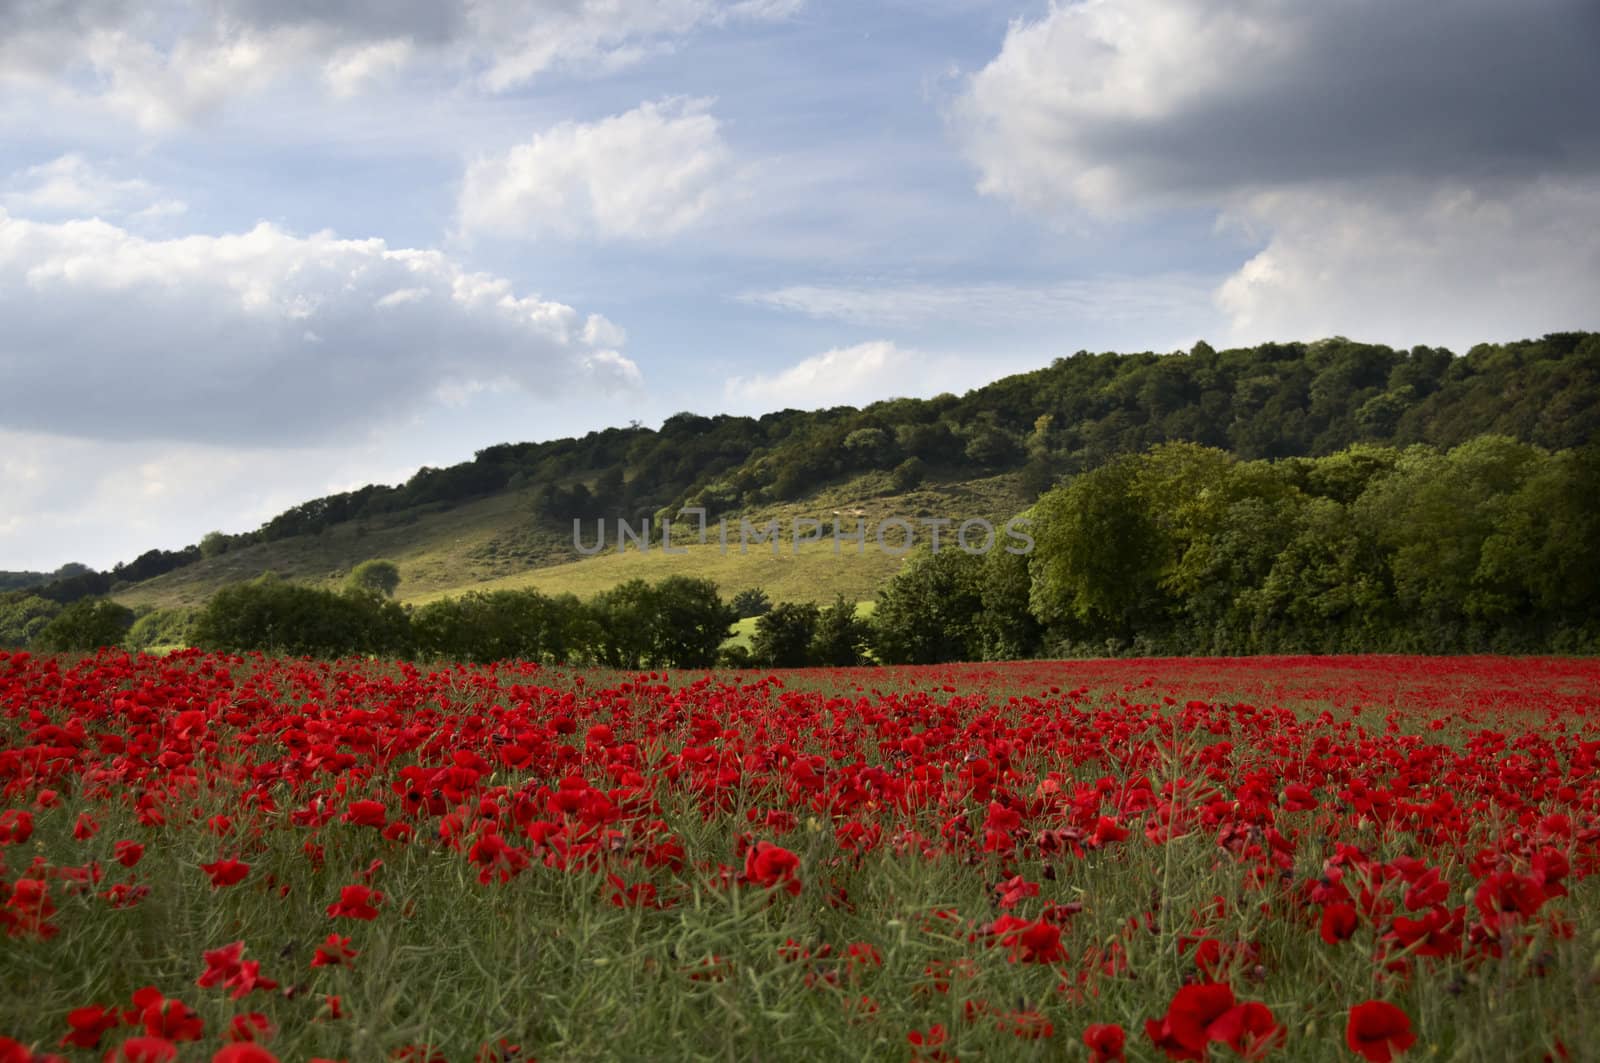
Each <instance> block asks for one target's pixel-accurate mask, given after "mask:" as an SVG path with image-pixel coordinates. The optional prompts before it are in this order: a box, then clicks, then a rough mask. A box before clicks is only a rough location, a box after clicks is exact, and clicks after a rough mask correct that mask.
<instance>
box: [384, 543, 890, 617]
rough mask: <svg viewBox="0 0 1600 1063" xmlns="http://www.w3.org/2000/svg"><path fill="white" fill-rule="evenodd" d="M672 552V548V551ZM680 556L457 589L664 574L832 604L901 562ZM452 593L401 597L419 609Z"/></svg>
mask: <svg viewBox="0 0 1600 1063" xmlns="http://www.w3.org/2000/svg"><path fill="white" fill-rule="evenodd" d="M674 549H677V548H676V547H674ZM685 549H686V550H687V551H688V552H687V553H684V554H671V555H668V554H665V553H663V552H662V551H661V550H660V549H659V548H652V549H651V550H650V551H648V552H644V551H640V550H634V549H629V550H628V551H627V552H626V553H620V554H619V553H615V552H608V553H605V554H601V555H599V556H597V557H593V558H587V559H585V560H583V561H576V562H571V563H568V564H564V565H551V566H548V567H545V568H535V569H529V570H528V571H526V572H519V573H517V574H515V575H512V576H503V577H501V578H499V579H493V580H486V581H484V582H481V583H478V584H475V585H473V586H471V587H464V588H460V590H474V591H495V590H516V589H521V588H524V587H532V588H534V589H536V590H539V591H542V592H544V593H545V594H576V595H577V596H578V597H580V598H588V597H590V596H591V595H595V594H598V593H600V592H601V591H604V590H608V589H609V588H611V587H615V586H616V585H617V584H619V583H623V582H625V581H627V580H630V579H644V580H649V581H651V582H654V581H656V580H660V579H665V578H666V577H668V576H696V577H699V578H703V579H711V580H715V581H716V584H717V587H718V588H719V589H720V590H721V592H722V596H723V597H724V598H730V597H732V596H733V595H734V594H737V593H738V592H739V591H741V590H744V589H746V588H748V587H760V588H762V589H763V590H765V591H766V592H767V595H768V596H769V597H770V598H771V599H772V600H773V601H775V602H804V601H814V602H830V601H832V600H833V598H834V596H835V595H838V594H843V595H844V596H845V597H847V598H850V599H852V600H856V601H859V600H862V599H867V598H871V597H872V596H873V595H874V594H876V593H877V590H878V588H879V587H880V586H882V585H883V583H884V582H885V581H886V580H888V579H889V577H891V576H893V575H894V574H895V572H896V571H897V570H898V569H899V567H900V561H901V559H900V558H899V557H896V556H894V555H893V554H888V553H884V552H883V551H880V550H878V549H876V547H875V546H873V547H869V548H868V549H867V550H865V551H863V552H861V553H859V554H857V553H855V552H853V551H852V550H851V549H849V548H841V550H840V552H839V553H838V554H835V553H834V552H833V546H832V544H831V543H818V544H807V545H805V546H802V547H801V548H800V551H799V552H798V553H796V552H794V551H793V550H792V548H791V547H789V546H788V545H787V544H786V545H784V547H783V548H782V550H781V551H780V552H779V553H778V554H777V555H776V556H774V555H773V553H772V551H771V549H770V548H768V547H755V546H752V547H751V548H750V552H749V553H746V554H741V553H739V552H738V547H737V546H730V547H729V548H728V553H726V554H724V553H722V552H721V550H720V548H719V547H718V546H717V545H716V544H714V543H713V544H709V545H706V546H699V545H693V546H689V547H686V548H685ZM455 593H459V591H458V590H457V589H451V590H440V591H433V592H428V593H424V594H414V595H404V594H402V597H403V598H404V599H405V600H406V601H409V602H412V603H414V604H418V605H420V604H423V603H425V602H429V601H433V600H435V599H437V598H442V597H446V596H447V595H450V594H455Z"/></svg>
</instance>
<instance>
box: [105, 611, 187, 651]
mask: <svg viewBox="0 0 1600 1063" xmlns="http://www.w3.org/2000/svg"><path fill="white" fill-rule="evenodd" d="M198 615H199V610H198V609H154V610H151V611H150V612H148V613H145V614H144V615H143V616H141V617H139V618H138V619H137V620H135V621H134V622H133V626H132V627H130V628H129V629H128V635H127V637H126V638H125V639H123V645H125V646H127V647H128V649H130V650H149V649H153V648H155V647H158V646H187V645H189V643H190V640H191V639H192V637H193V628H194V622H195V618H196V617H197V616H198Z"/></svg>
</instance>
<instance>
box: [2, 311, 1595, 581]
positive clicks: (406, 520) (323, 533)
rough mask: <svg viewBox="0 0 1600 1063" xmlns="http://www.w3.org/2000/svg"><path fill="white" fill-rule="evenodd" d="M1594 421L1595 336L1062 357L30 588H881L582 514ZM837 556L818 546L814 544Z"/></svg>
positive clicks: (479, 482)
mask: <svg viewBox="0 0 1600 1063" xmlns="http://www.w3.org/2000/svg"><path fill="white" fill-rule="evenodd" d="M1597 427H1600V334H1593V333H1560V334H1553V335H1550V336H1546V337H1544V338H1543V339H1540V340H1527V341H1520V342H1517V343H1507V344H1484V345H1480V346H1477V347H1474V348H1473V349H1472V350H1471V351H1469V352H1467V353H1466V354H1465V355H1461V356H1456V355H1453V354H1452V353H1451V352H1449V351H1445V350H1443V349H1437V348H1428V347H1416V348H1413V349H1411V350H1410V351H1402V350H1396V349H1393V348H1389V347H1385V346H1382V345H1376V344H1362V343H1355V342H1352V341H1349V340H1345V339H1341V338H1335V339H1329V340H1320V341H1317V342H1314V343H1284V344H1262V345H1260V346H1257V347H1248V348H1238V349H1233V350H1226V351H1220V352H1219V351H1216V350H1213V349H1212V348H1211V347H1209V346H1207V345H1206V344H1203V343H1202V344H1198V345H1196V347H1195V348H1194V349H1193V350H1191V351H1189V352H1186V353H1185V352H1179V353H1173V354H1153V353H1142V354H1111V353H1105V354H1093V353H1089V352H1079V353H1077V354H1075V355H1073V356H1071V357H1067V358H1059V359H1057V360H1056V361H1055V362H1053V363H1052V364H1051V365H1049V366H1046V367H1042V368H1040V369H1038V370H1036V371H1033V372H1031V373H1025V374H1020V375H1017V376H1012V377H1008V378H1005V379H1002V380H999V381H996V382H995V383H993V384H990V385H987V386H985V387H982V388H978V389H975V390H973V391H971V392H969V393H967V394H966V395H965V396H961V397H957V396H954V395H941V396H937V397H935V398H932V399H927V400H921V399H890V400H887V401H884V402H878V403H874V404H872V405H869V406H867V407H865V408H862V409H856V408H854V407H836V408H833V409H827V410H817V411H809V412H806V411H797V410H784V411H780V412H777V413H772V414H768V415H765V416H763V417H760V418H750V417H732V416H715V417H704V416H699V415H696V414H692V413H683V414H678V415H676V416H673V417H671V418H668V419H667V421H666V422H664V423H663V424H662V425H661V427H660V428H659V429H649V428H644V427H641V426H637V425H635V426H630V427H628V428H612V429H606V430H604V431H599V432H592V433H590V434H589V435H587V436H584V437H582V438H579V439H560V440H553V441H549V442H544V443H507V444H500V445H496V446H491V447H487V448H485V449H484V450H481V451H479V452H478V453H477V454H476V456H475V457H474V460H473V461H470V462H465V463H462V464H460V465H456V466H452V467H450V468H445V469H435V468H424V469H421V470H419V471H418V472H417V473H416V474H415V475H414V476H413V477H411V479H410V480H408V481H407V482H406V483H405V484H402V485H398V486H392V487H391V486H382V485H373V486H369V487H365V488H362V489H360V490H358V491H353V492H347V493H344V494H339V495H332V496H328V497H326V498H320V499H313V500H311V501H308V502H306V503H304V504H302V505H300V506H296V507H295V508H293V509H291V510H288V511H286V512H284V513H282V514H279V515H278V516H277V517H275V518H273V519H272V520H270V521H268V522H267V523H266V524H264V525H263V526H262V527H261V528H259V529H257V530H255V531H252V532H244V533H237V534H223V533H220V532H219V533H213V534H212V535H208V536H207V537H206V538H205V540H203V541H202V542H201V543H198V544H194V545H191V546H188V547H185V548H184V549H182V550H159V549H158V550H151V551H148V552H147V553H145V554H142V555H140V556H139V557H138V558H136V559H134V560H133V561H132V562H129V563H127V564H124V565H119V566H117V567H116V568H115V569H113V570H112V571H111V572H109V573H95V572H82V573H78V572H74V573H73V574H72V575H71V576H70V577H68V578H58V579H55V580H53V581H52V582H50V583H47V584H44V585H42V586H38V587H33V588H30V589H28V590H27V591H13V592H11V593H12V594H29V595H38V596H40V597H42V598H46V599H50V600H52V601H55V602H68V601H72V600H75V599H77V598H81V597H84V596H87V595H95V594H106V593H112V594H114V596H115V597H116V598H117V599H118V600H119V601H122V602H125V603H126V604H129V605H132V606H136V607H140V606H143V607H171V606H179V605H195V604H199V603H200V602H201V601H203V600H204V599H205V598H206V597H207V596H209V595H210V594H211V593H213V592H214V591H215V590H216V589H217V588H219V587H221V586H224V585H226V584H228V583H230V582H235V581H238V580H242V579H248V578H251V577H254V576H256V575H259V574H260V573H261V572H262V571H265V570H272V571H275V572H277V573H278V574H279V575H281V576H284V577H287V578H290V579H294V580H297V581H303V582H307V583H312V584H320V585H331V584H333V583H337V582H338V581H339V580H341V579H342V578H343V577H344V575H345V573H347V572H348V571H349V570H350V568H351V567H353V566H354V565H355V564H357V563H359V562H360V561H362V560H365V559H368V558H374V557H384V558H389V559H391V560H394V561H395V562H397V563H398V564H399V566H400V569H401V573H402V580H403V582H402V585H401V589H400V595H401V597H402V599H404V600H408V601H425V600H429V599H431V598H436V597H438V596H440V595H445V594H452V593H458V592H460V591H463V590H466V589H469V588H473V587H484V586H538V587H540V588H542V589H547V590H555V591H563V590H571V591H574V592H577V593H580V594H587V593H592V592H593V591H596V590H600V589H604V588H605V587H607V586H611V585H613V584H614V583H615V582H617V581H619V580H621V579H625V578H628V577H630V576H633V575H646V576H654V575H659V574H664V573H665V572H666V571H667V569H666V568H665V567H664V566H666V565H671V566H672V567H671V569H670V570H671V571H672V572H682V573H683V574H686V575H701V574H703V575H708V576H711V577H712V578H714V579H716V580H717V581H718V583H719V585H721V586H722V588H723V590H724V591H725V592H728V593H732V592H733V591H736V590H738V589H741V588H742V587H744V586H750V585H763V586H767V587H768V589H769V592H770V593H773V594H774V595H775V597H779V598H790V597H793V598H808V599H813V600H815V599H824V598H829V597H831V596H832V595H833V594H834V593H845V594H847V595H850V596H853V597H867V596H869V595H870V591H871V590H872V589H873V588H874V587H876V586H878V585H879V584H880V583H881V582H882V580H883V579H884V578H886V577H887V576H888V575H889V574H890V573H892V572H893V571H894V570H895V562H894V560H893V558H890V557H886V556H884V555H881V554H878V555H874V554H873V553H872V552H871V551H869V552H868V556H867V558H866V559H864V560H862V561H860V562H859V563H858V562H856V561H854V560H844V559H838V558H835V557H833V556H832V554H831V552H818V551H811V552H809V553H808V552H802V553H801V554H800V555H799V556H797V557H795V556H790V557H786V558H781V559H777V560H776V561H774V559H772V558H771V557H770V555H758V554H751V555H747V556H744V557H739V556H737V555H734V556H731V557H724V556H722V555H721V554H720V552H718V551H716V550H715V549H711V550H706V549H700V550H696V551H694V552H692V553H691V554H690V555H688V556H687V557H678V558H672V559H667V558H665V557H662V556H660V555H659V554H657V555H656V556H648V555H646V556H639V557H633V556H622V557H618V556H615V555H610V556H601V557H596V558H592V559H584V558H581V557H580V556H579V555H578V554H577V553H576V552H575V551H574V549H573V547H572V543H571V527H572V525H571V521H572V519H573V518H575V517H576V518H583V519H585V520H591V521H592V520H593V519H596V518H608V519H611V518H617V517H626V518H629V519H632V520H635V521H637V520H639V519H641V518H646V517H649V516H651V515H653V514H657V513H671V512H675V511H676V510H677V509H678V508H679V507H680V506H683V505H697V506H703V507H704V508H706V509H707V510H708V511H709V512H710V513H711V514H712V516H713V519H714V518H715V517H716V516H717V515H732V516H735V517H737V516H739V515H744V516H747V517H749V518H751V519H752V520H756V521H764V520H766V519H770V518H771V517H774V516H776V517H778V518H780V519H788V518H789V517H792V516H796V515H804V516H812V517H821V518H826V517H827V515H828V513H829V511H831V510H832V509H834V508H843V507H849V508H867V507H871V509H872V512H873V513H875V514H877V515H880V516H881V515H886V514H890V513H893V514H897V515H904V516H909V517H915V516H917V515H940V516H950V517H964V516H984V517H990V518H999V519H1004V518H1005V517H1008V516H1010V515H1012V514H1014V513H1016V512H1017V511H1019V510H1020V509H1022V508H1024V507H1025V506H1027V505H1028V504H1030V503H1031V502H1032V500H1033V499H1034V498H1036V497H1037V496H1038V495H1039V493H1040V492H1042V491H1043V490H1044V489H1046V488H1047V487H1049V486H1050V485H1051V484H1053V483H1055V482H1057V481H1059V480H1060V479H1061V478H1062V477H1067V476H1073V475H1076V474H1079V473H1082V472H1084V471H1087V470H1090V469H1093V468H1097V467H1099V466H1101V465H1103V464H1104V463H1105V462H1106V461H1107V460H1108V459H1109V458H1111V457H1114V456H1115V455H1118V454H1123V453H1137V452H1143V451H1145V450H1147V449H1148V448H1150V447H1151V446H1154V445H1156V444H1159V443H1163V442H1168V441H1174V440H1186V441H1192V442H1196V443H1201V444H1204V445H1208V446H1213V447H1217V448H1220V449H1223V450H1226V451H1228V452H1230V453H1232V454H1234V455H1236V456H1237V457H1239V458H1242V459H1253V458H1295V457H1313V456H1321V455H1326V454H1330V453H1333V452H1335V451H1338V450H1340V449H1341V448H1344V447H1347V446H1349V445H1351V444H1353V443H1380V444H1390V445H1400V446H1403V445H1407V444H1412V443H1427V444H1431V445H1434V446H1438V447H1451V446H1454V445H1457V444H1459V443H1461V442H1464V441H1465V440H1467V439H1469V438H1472V437H1473V436H1476V435H1480V434H1484V433H1497V434H1503V435H1507V436H1511V437H1513V438H1515V439H1519V440H1522V441H1525V442H1530V443H1534V444H1537V445H1539V446H1541V447H1544V448H1547V449H1551V450H1556V449H1564V448H1570V447H1576V446H1582V445H1583V444H1585V443H1587V442H1589V441H1590V440H1591V439H1593V438H1594V437H1595V431H1596V428H1597ZM823 553H826V555H827V556H826V558H824V557H823Z"/></svg>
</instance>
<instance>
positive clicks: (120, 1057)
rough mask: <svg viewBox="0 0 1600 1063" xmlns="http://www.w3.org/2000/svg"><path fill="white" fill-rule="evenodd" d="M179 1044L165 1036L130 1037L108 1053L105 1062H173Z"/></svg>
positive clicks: (176, 1055)
mask: <svg viewBox="0 0 1600 1063" xmlns="http://www.w3.org/2000/svg"><path fill="white" fill-rule="evenodd" d="M177 1058H178V1046H177V1045H175V1044H173V1043H172V1042H171V1041H169V1040H167V1039H166V1038H165V1037H130V1038H128V1039H127V1040H126V1041H124V1042H122V1043H121V1044H120V1045H118V1046H117V1047H116V1048H113V1049H112V1050H111V1051H110V1052H107V1053H106V1058H105V1063H172V1061H173V1060H175V1059H177Z"/></svg>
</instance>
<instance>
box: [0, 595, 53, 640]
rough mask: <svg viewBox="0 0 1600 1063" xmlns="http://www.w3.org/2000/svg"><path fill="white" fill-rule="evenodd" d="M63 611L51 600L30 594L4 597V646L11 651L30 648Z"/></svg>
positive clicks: (0, 599) (0, 605) (0, 625)
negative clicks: (11, 649) (28, 646)
mask: <svg viewBox="0 0 1600 1063" xmlns="http://www.w3.org/2000/svg"><path fill="white" fill-rule="evenodd" d="M61 608H62V607H61V606H60V605H59V604H57V603H55V602H52V601H51V600H50V599H48V598H41V597H39V596H38V595H36V594H28V593H26V592H14V593H12V594H7V595H3V596H0V646H3V647H6V648H8V649H10V648H17V647H22V646H27V645H29V644H30V643H31V642H32V641H33V640H34V639H35V638H37V637H38V636H39V633H40V632H41V631H43V630H44V629H45V627H47V626H48V625H49V623H50V621H52V620H54V619H55V618H56V616H57V615H58V614H59V613H60V612H61Z"/></svg>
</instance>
